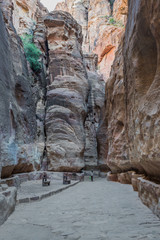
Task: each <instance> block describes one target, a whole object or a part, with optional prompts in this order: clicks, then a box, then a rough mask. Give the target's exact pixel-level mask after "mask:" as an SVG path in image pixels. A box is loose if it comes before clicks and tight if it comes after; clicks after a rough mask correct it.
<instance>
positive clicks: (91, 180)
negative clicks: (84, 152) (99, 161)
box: [91, 170, 93, 182]
mask: <svg viewBox="0 0 160 240" xmlns="http://www.w3.org/2000/svg"><path fill="white" fill-rule="evenodd" d="M91 181H92V182H93V170H92V171H91Z"/></svg>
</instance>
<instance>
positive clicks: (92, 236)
mask: <svg viewBox="0 0 160 240" xmlns="http://www.w3.org/2000/svg"><path fill="white" fill-rule="evenodd" d="M11 239H12V240H64V239H67V240H78V239H80V240H117V239H120V240H129V239H135V240H150V239H155V240H159V239H160V220H158V218H157V217H156V216H154V215H153V214H152V213H151V211H150V210H149V209H148V208H146V207H145V206H144V205H143V204H142V203H141V201H140V200H139V199H138V197H137V193H135V192H133V190H132V188H131V186H128V185H121V184H119V183H113V182H107V181H106V180H105V179H99V180H96V181H95V182H89V181H85V182H82V183H79V184H78V185H76V186H74V187H72V188H69V189H68V190H65V191H64V192H62V193H59V194H57V195H55V196H53V197H50V198H48V199H44V200H42V201H40V202H35V203H30V204H21V205H18V206H17V207H16V211H15V212H14V213H13V214H12V215H11V216H10V218H9V219H8V221H7V222H6V223H5V224H4V225H2V226H1V227H0V240H11Z"/></svg>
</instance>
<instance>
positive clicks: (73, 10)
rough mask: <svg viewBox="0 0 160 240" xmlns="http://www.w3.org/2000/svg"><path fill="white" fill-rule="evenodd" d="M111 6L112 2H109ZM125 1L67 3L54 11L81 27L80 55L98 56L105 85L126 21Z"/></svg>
mask: <svg viewBox="0 0 160 240" xmlns="http://www.w3.org/2000/svg"><path fill="white" fill-rule="evenodd" d="M112 2H113V1H112ZM127 6H128V2H127V0H120V1H119V0H116V1H114V4H113V5H111V3H110V1H106V0H92V1H91V0H83V1H81V0H78V1H75V0H67V1H66V2H65V3H64V2H63V3H59V4H58V5H57V6H56V9H57V10H63V11H67V12H69V13H70V14H71V15H72V16H73V17H74V18H75V19H76V20H77V22H78V23H79V24H80V25H81V26H82V33H83V47H82V49H83V51H84V52H85V53H88V52H91V53H92V52H94V53H96V54H98V65H99V70H100V72H101V73H102V74H103V78H104V79H105V81H106V80H107V78H108V77H109V74H110V70H111V66H112V63H113V61H114V57H115V52H116V50H117V49H118V46H119V43H120V40H121V37H122V35H123V33H124V26H125V24H126V18H127V12H128V10H127Z"/></svg>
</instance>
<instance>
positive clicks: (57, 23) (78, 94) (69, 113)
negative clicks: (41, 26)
mask: <svg viewBox="0 0 160 240" xmlns="http://www.w3.org/2000/svg"><path fill="white" fill-rule="evenodd" d="M45 25H46V26H47V31H48V33H47V39H48V45H49V59H50V61H49V69H50V85H49V86H48V91H47V109H46V120H45V126H46V134H47V140H46V147H47V157H48V159H49V166H48V169H49V170H58V171H61V170H64V169H68V170H75V171H77V170H80V169H81V168H83V167H84V158H83V156H84V149H85V132H84V121H85V118H86V114H87V105H86V102H87V95H88V91H89V86H88V79H87V73H86V71H85V67H84V64H83V59H82V53H81V43H82V34H81V27H80V26H79V25H78V24H77V22H76V21H75V20H74V19H73V18H72V17H71V15H70V14H68V13H64V12H59V11H55V12H53V13H51V14H50V15H48V16H47V17H46V18H45Z"/></svg>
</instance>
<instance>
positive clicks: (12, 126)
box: [0, 4, 40, 177]
mask: <svg viewBox="0 0 160 240" xmlns="http://www.w3.org/2000/svg"><path fill="white" fill-rule="evenodd" d="M0 6H2V7H3V4H2V5H0ZM8 9H10V8H8ZM2 10H3V15H4V17H5V19H3V16H2V13H0V14H1V15H0V17H1V21H0V24H1V35H0V42H1V44H0V48H1V51H0V55H1V57H0V61H1V62H0V68H1V70H0V74H1V78H0V80H1V89H0V91H1V94H0V95H1V101H0V109H1V115H0V143H1V144H0V148H1V151H0V162H1V168H2V174H1V177H9V176H10V175H11V174H12V173H16V172H24V171H26V172H27V171H32V170H34V169H35V167H36V168H38V166H39V164H40V161H39V152H38V151H37V147H36V144H35V139H36V114H35V110H36V109H35V103H34V100H33V95H32V90H31V82H30V79H29V73H28V67H27V62H26V59H25V56H24V52H23V47H22V42H21V40H20V38H19V37H18V35H17V34H16V31H15V29H14V27H13V24H12V15H11V13H12V10H11V9H10V11H11V12H10V11H8V12H7V13H6V11H5V10H6V8H2ZM4 20H5V22H6V24H7V25H6V26H7V29H6V26H5V24H4Z"/></svg>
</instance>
